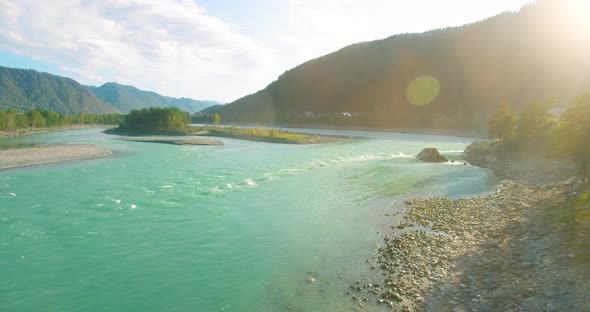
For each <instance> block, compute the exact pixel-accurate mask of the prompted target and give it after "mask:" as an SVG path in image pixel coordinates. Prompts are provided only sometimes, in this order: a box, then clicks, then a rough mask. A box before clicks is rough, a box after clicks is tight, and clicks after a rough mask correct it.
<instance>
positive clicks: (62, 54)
mask: <svg viewBox="0 0 590 312" xmlns="http://www.w3.org/2000/svg"><path fill="white" fill-rule="evenodd" d="M528 2H530V1H527V0H501V1H467V0H453V1H434V0H420V1H411V2H408V1H384V0H368V1H351V0H340V1H338V0H322V1H311V0H291V1H274V0H273V1H270V0H247V1H236V0H233V1H232V0H225V1H212V0H206V1H170V2H166V3H164V2H162V1H113V0H109V1H49V2H37V1H27V0H25V1H16V0H4V1H2V2H0V65H4V66H13V65H15V64H17V65H18V67H22V68H32V69H37V70H40V71H49V72H52V73H56V74H60V75H63V76H68V77H72V78H74V79H76V80H78V81H79V82H80V83H83V84H90V85H101V84H103V83H104V82H107V81H115V82H119V83H124V84H130V85H134V86H137V87H138V88H140V89H144V90H153V91H156V92H158V93H161V94H164V95H169V96H175V97H192V98H197V99H212V100H218V101H222V102H225V101H231V100H235V99H237V98H239V97H241V96H243V95H246V94H249V93H253V92H255V91H257V90H259V89H261V88H263V87H265V86H266V85H267V84H268V83H270V82H271V81H273V80H274V79H276V78H277V76H278V75H280V74H281V73H283V72H284V71H286V70H288V69H290V68H292V67H294V66H296V65H298V64H300V63H303V62H305V61H307V60H309V59H312V58H315V57H318V56H321V55H324V54H327V53H330V52H333V51H336V50H338V49H340V48H343V47H344V46H346V45H349V44H353V43H357V42H361V41H368V40H374V39H381V38H385V37H389V36H391V35H395V34H400V33H409V32H423V31H427V30H431V29H436V28H444V27H447V26H458V25H462V24H466V23H470V22H474V21H478V20H482V19H484V18H487V17H490V16H493V15H496V14H498V13H500V12H503V11H515V10H518V9H519V8H520V7H521V6H522V5H524V4H526V3H528Z"/></svg>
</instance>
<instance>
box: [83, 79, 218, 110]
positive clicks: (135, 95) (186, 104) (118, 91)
mask: <svg viewBox="0 0 590 312" xmlns="http://www.w3.org/2000/svg"><path fill="white" fill-rule="evenodd" d="M87 88H88V89H89V90H90V91H91V92H92V93H93V94H94V95H95V96H96V97H98V98H99V99H101V100H103V101H105V102H107V103H109V104H111V105H112V106H114V107H116V108H117V109H118V110H120V111H122V112H124V113H128V112H130V111H131V110H133V109H142V108H146V107H176V108H179V109H181V110H184V111H187V112H190V113H196V112H199V111H201V110H203V109H205V108H207V107H210V106H213V105H218V104H220V103H219V102H216V101H200V100H193V99H189V98H173V97H169V96H163V95H160V94H158V93H156V92H152V91H143V90H140V89H138V88H136V87H133V86H128V85H122V84H119V83H116V82H107V83H105V84H103V85H102V86H100V87H94V86H88V87H87Z"/></svg>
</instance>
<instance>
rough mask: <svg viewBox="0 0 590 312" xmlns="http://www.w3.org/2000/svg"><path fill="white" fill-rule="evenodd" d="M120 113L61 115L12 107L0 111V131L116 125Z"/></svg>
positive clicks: (120, 119) (118, 121)
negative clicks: (22, 110)
mask: <svg viewBox="0 0 590 312" xmlns="http://www.w3.org/2000/svg"><path fill="white" fill-rule="evenodd" d="M122 121H123V115H121V114H101V115H94V114H75V115H61V114H60V113H57V112H54V111H48V110H41V111H39V110H35V109H33V110H30V111H28V112H26V113H19V112H16V111H15V110H14V109H10V110H6V111H0V131H7V132H15V131H19V130H26V129H41V128H58V127H64V126H70V125H95V124H100V125H118V124H119V123H121V122H122Z"/></svg>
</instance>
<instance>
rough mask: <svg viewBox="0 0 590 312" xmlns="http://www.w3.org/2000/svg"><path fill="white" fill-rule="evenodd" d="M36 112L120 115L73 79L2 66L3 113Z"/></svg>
mask: <svg viewBox="0 0 590 312" xmlns="http://www.w3.org/2000/svg"><path fill="white" fill-rule="evenodd" d="M33 108H35V109H39V110H52V111H55V112H58V113H60V114H65V115H69V114H78V113H86V114H105V113H117V112H118V110H117V109H115V108H113V107H112V106H111V105H109V104H107V103H104V102H103V101H101V100H99V99H97V98H96V97H95V96H94V95H93V94H92V93H90V92H89V91H88V89H86V88H85V87H84V86H82V85H80V84H79V83H77V82H76V81H74V80H72V79H69V78H65V77H59V76H55V75H51V74H47V73H41V72H37V71H34V70H25V69H15V68H8V67H2V66H0V110H6V109H15V110H16V111H19V112H24V111H28V110H30V109H33Z"/></svg>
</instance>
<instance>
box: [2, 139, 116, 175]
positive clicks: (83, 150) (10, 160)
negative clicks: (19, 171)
mask: <svg viewBox="0 0 590 312" xmlns="http://www.w3.org/2000/svg"><path fill="white" fill-rule="evenodd" d="M112 154H113V152H112V151H110V150H108V149H105V148H101V147H98V146H95V145H91V144H64V145H52V146H43V147H28V148H17V149H8V150H0V170H1V169H11V168H19V167H28V166H36V165H45V164H53V163H59V162H65V161H73V160H84V159H96V158H103V157H107V156H111V155H112Z"/></svg>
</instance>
